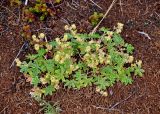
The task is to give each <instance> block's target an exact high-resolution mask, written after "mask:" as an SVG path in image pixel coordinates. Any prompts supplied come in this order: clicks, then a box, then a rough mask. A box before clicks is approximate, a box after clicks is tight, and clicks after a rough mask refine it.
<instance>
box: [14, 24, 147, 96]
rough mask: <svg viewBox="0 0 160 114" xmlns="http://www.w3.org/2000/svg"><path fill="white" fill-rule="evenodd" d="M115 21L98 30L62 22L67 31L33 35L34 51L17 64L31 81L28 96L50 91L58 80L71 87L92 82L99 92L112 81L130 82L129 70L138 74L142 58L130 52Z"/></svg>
mask: <svg viewBox="0 0 160 114" xmlns="http://www.w3.org/2000/svg"><path fill="white" fill-rule="evenodd" d="M122 28H123V24H122V23H118V25H117V26H116V27H115V30H113V31H111V30H109V29H107V28H104V27H103V28H101V29H100V30H99V32H100V33H94V34H86V33H84V34H83V33H78V31H77V29H76V26H75V25H74V24H73V25H71V26H68V25H66V26H65V29H66V30H67V31H68V32H67V33H65V34H64V36H63V37H61V38H55V40H53V41H49V42H48V41H46V40H45V38H46V37H47V36H46V35H45V34H44V33H40V34H39V36H36V35H33V36H32V39H33V42H34V49H35V50H36V53H35V54H29V55H28V56H26V60H25V61H23V62H21V61H20V60H19V59H16V62H17V66H19V67H20V71H21V72H22V73H24V75H25V76H26V78H27V80H28V81H29V82H30V83H31V84H33V89H32V92H31V94H32V96H33V97H40V98H41V97H42V95H52V94H53V92H55V91H56V90H57V89H59V84H60V83H63V84H64V86H67V87H68V88H73V89H81V88H84V87H87V86H91V85H96V91H97V92H99V93H101V94H102V95H103V96H107V92H104V91H105V90H106V89H107V88H108V87H111V86H113V85H114V84H115V83H116V82H119V81H120V82H122V83H123V84H125V85H127V84H131V83H132V81H133V79H132V74H134V75H138V76H142V73H143V72H144V71H143V69H141V64H142V61H141V60H139V61H135V60H134V57H133V56H132V53H133V50H134V47H133V46H132V45H131V44H128V43H125V41H124V40H123V38H121V36H120V34H119V33H121V31H122Z"/></svg>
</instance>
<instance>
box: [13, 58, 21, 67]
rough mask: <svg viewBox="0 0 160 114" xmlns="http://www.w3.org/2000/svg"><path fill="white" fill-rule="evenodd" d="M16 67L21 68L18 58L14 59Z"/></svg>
mask: <svg viewBox="0 0 160 114" xmlns="http://www.w3.org/2000/svg"><path fill="white" fill-rule="evenodd" d="M15 62H16V66H21V64H22V62H21V61H20V60H19V58H17V59H15Z"/></svg>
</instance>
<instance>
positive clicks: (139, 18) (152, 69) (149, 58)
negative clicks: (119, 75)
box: [0, 0, 160, 114]
mask: <svg viewBox="0 0 160 114" xmlns="http://www.w3.org/2000/svg"><path fill="white" fill-rule="evenodd" d="M94 1H95V2H96V3H97V4H98V5H99V6H100V7H101V8H102V10H101V9H100V8H98V7H97V6H95V5H93V3H92V2H90V0H64V1H63V2H62V3H61V4H60V5H58V6H57V7H59V8H61V12H60V13H59V14H58V17H56V18H51V17H49V18H47V20H46V21H45V22H40V21H36V22H33V23H32V24H30V25H31V31H32V33H38V32H45V33H46V34H47V36H48V39H53V38H55V36H58V35H61V34H62V33H63V32H64V30H63V26H64V25H65V24H67V23H75V24H76V25H77V26H78V28H79V29H80V30H81V31H88V32H89V31H91V30H92V29H93V27H92V26H91V25H90V23H89V22H88V17H89V16H90V15H91V14H92V13H93V12H94V11H100V12H104V13H105V11H106V10H107V8H108V7H109V5H110V4H111V2H112V0H94ZM120 1H121V2H120ZM21 14H22V11H21V8H18V7H11V6H10V5H9V3H8V1H6V0H1V1H0V114H40V113H42V112H40V110H41V107H39V106H38V103H36V102H35V101H34V100H33V99H32V98H31V96H30V95H29V91H30V89H31V86H30V85H29V83H26V82H25V78H24V76H23V74H21V73H19V69H18V68H16V67H15V66H13V67H12V68H11V69H10V68H9V67H10V65H11V63H12V61H13V60H14V58H15V57H16V54H17V53H18V51H19V49H20V47H21V46H22V45H23V42H24V39H23V38H22V37H21V33H20V32H21V30H22V26H23V25H24V24H25V23H24V22H23V21H22V15H21ZM117 22H122V23H124V25H125V28H124V31H123V33H122V35H123V37H124V39H125V40H126V42H128V43H131V44H132V45H134V46H135V52H134V57H135V58H136V59H141V60H142V61H143V69H144V70H145V74H144V76H143V77H142V78H138V77H134V82H133V84H131V85H128V86H124V85H121V84H120V83H117V84H116V85H115V86H114V87H111V88H109V89H108V90H107V91H108V93H109V96H108V97H102V96H101V95H100V94H98V93H96V92H95V88H94V87H88V88H84V89H81V90H79V91H78V90H69V89H66V88H61V89H60V90H58V91H57V92H56V93H55V94H54V95H53V96H48V97H47V100H48V101H53V102H58V103H59V104H60V107H61V109H62V112H61V113H62V114H121V113H122V114H160V82H159V81H160V0H118V1H117V3H116V4H115V5H114V7H113V8H112V10H111V11H110V12H109V15H108V16H107V18H106V19H105V20H104V21H103V23H102V24H101V26H106V27H110V28H113V26H114V25H116V23H117ZM138 31H141V32H142V31H143V32H145V33H147V34H148V35H149V36H150V38H151V39H150V40H149V39H148V38H147V37H146V36H145V35H142V34H139V33H138ZM27 53H28V51H23V52H22V53H21V54H20V58H23V57H24V55H25V54H27Z"/></svg>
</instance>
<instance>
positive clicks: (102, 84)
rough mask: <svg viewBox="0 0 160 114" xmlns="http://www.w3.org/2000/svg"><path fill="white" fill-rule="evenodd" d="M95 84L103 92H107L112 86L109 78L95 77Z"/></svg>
mask: <svg viewBox="0 0 160 114" xmlns="http://www.w3.org/2000/svg"><path fill="white" fill-rule="evenodd" d="M94 80H95V84H96V86H98V87H99V88H100V89H101V90H105V89H106V88H107V87H109V86H110V84H109V81H108V80H107V77H101V76H97V77H94Z"/></svg>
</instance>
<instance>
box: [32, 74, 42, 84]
mask: <svg viewBox="0 0 160 114" xmlns="http://www.w3.org/2000/svg"><path fill="white" fill-rule="evenodd" d="M31 83H32V84H33V85H34V86H37V85H38V84H39V83H40V80H39V77H38V76H32V82H31Z"/></svg>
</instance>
